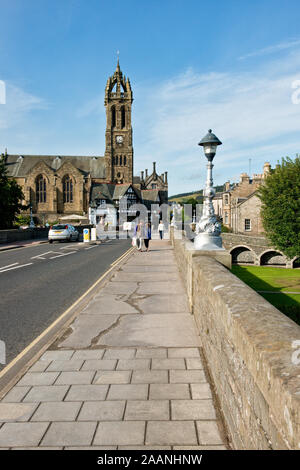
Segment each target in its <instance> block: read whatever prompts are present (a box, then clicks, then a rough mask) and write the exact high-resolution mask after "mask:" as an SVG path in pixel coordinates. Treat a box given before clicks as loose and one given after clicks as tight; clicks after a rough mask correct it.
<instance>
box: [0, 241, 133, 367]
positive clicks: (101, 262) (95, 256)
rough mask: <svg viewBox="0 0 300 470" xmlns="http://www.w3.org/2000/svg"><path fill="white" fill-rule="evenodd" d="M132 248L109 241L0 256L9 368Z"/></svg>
mask: <svg viewBox="0 0 300 470" xmlns="http://www.w3.org/2000/svg"><path fill="white" fill-rule="evenodd" d="M129 247H130V240H109V241H104V242H102V243H101V244H100V245H89V246H86V244H84V243H53V244H51V245H50V244H48V243H45V244H41V245H36V246H32V247H26V248H18V249H15V250H9V251H4V252H0V340H1V341H4V342H5V347H6V365H7V364H8V363H9V362H10V361H11V360H12V359H14V358H15V357H16V356H17V355H18V354H19V353H20V352H21V351H22V350H23V349H24V348H25V347H26V346H27V345H28V344H30V343H31V342H32V341H33V340H34V339H35V338H36V337H37V336H38V335H39V334H41V333H42V332H43V331H44V330H45V329H46V328H47V327H48V326H49V325H50V324H51V323H52V322H53V321H54V320H56V318H58V317H59V316H60V315H61V314H62V313H63V312H64V311H65V310H66V309H67V308H68V307H70V306H71V305H72V304H73V303H74V302H75V301H76V300H77V299H78V298H79V297H80V296H81V295H82V294H83V293H84V292H85V291H86V290H87V289H88V288H89V287H90V286H91V285H92V284H93V283H94V282H96V280H97V279H98V278H99V277H100V276H101V275H102V274H103V273H104V272H105V271H106V270H107V269H109V267H110V265H111V263H113V261H115V260H116V259H117V258H119V257H120V256H121V255H122V254H123V253H124V252H125V251H126V250H127V249H128V248H129ZM3 367H5V366H3V365H1V364H0V370H1V369H3Z"/></svg>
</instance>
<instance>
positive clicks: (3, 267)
mask: <svg viewBox="0 0 300 470" xmlns="http://www.w3.org/2000/svg"><path fill="white" fill-rule="evenodd" d="M16 264H19V263H13V264H8V265H7V266H2V268H0V270H2V269H5V268H10V267H11V266H15V265H16Z"/></svg>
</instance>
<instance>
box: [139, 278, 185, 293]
mask: <svg viewBox="0 0 300 470" xmlns="http://www.w3.org/2000/svg"><path fill="white" fill-rule="evenodd" d="M136 292H137V294H143V295H144V294H147V295H151V294H165V295H172V294H177V295H182V296H184V295H185V290H184V288H183V285H182V283H181V282H179V281H165V282H143V281H142V282H140V283H139V287H138V289H137V291H136Z"/></svg>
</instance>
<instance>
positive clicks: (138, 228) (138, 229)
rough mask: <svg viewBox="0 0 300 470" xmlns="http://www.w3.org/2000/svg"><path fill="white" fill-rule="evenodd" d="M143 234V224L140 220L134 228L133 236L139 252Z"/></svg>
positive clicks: (141, 246)
mask: <svg viewBox="0 0 300 470" xmlns="http://www.w3.org/2000/svg"><path fill="white" fill-rule="evenodd" d="M143 232H144V224H143V221H142V220H141V221H140V222H139V223H138V224H137V225H136V227H135V231H134V236H135V237H136V247H137V249H138V250H139V251H143V249H142V248H143Z"/></svg>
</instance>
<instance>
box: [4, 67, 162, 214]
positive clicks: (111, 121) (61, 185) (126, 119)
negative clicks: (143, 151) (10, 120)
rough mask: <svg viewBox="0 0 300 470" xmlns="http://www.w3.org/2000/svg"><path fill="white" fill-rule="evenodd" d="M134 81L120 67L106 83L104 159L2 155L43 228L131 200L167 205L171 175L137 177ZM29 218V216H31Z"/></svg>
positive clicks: (95, 157)
mask: <svg viewBox="0 0 300 470" xmlns="http://www.w3.org/2000/svg"><path fill="white" fill-rule="evenodd" d="M132 102H133V95H132V88H131V84H130V81H129V78H126V77H125V76H124V75H123V73H122V71H121V69H120V65H119V61H118V63H117V68H116V71H115V73H114V74H113V75H112V76H111V77H109V79H108V80H107V84H106V88H105V99H104V106H105V108H106V131H105V153H104V156H94V157H90V156H61V155H52V156H50V155H10V154H9V153H7V151H5V154H2V158H4V160H5V163H6V167H7V170H8V175H9V177H11V178H14V179H15V180H16V181H17V183H18V184H19V185H20V186H21V187H22V189H23V193H24V196H25V200H24V201H23V203H24V204H26V205H31V206H32V211H33V215H34V216H35V217H36V218H37V219H39V221H40V222H42V223H43V222H46V221H49V222H51V221H54V220H58V219H59V218H60V217H62V216H63V215H68V214H69V215H70V214H77V215H86V216H87V217H88V214H89V213H90V211H91V208H93V210H94V211H95V210H97V208H103V207H105V205H106V204H113V205H114V206H115V207H117V206H118V204H119V199H120V198H121V197H122V196H127V201H128V203H127V206H128V208H129V206H130V205H131V204H133V203H142V204H145V205H146V206H147V208H148V209H150V208H151V204H162V203H167V202H168V179H167V172H165V173H163V174H160V175H159V174H158V173H157V171H156V163H155V162H154V163H153V170H152V172H151V173H150V172H149V174H148V170H145V172H144V171H142V172H141V175H140V176H133V163H134V162H133V154H134V152H133V141H132V123H131V109H132ZM27 212H28V213H29V210H28V211H27Z"/></svg>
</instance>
